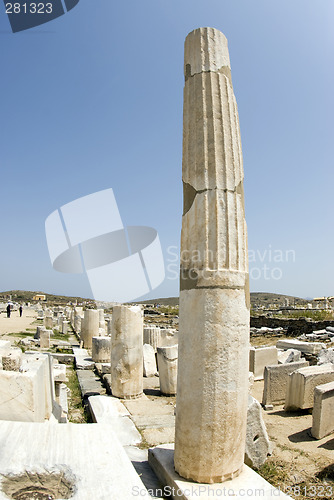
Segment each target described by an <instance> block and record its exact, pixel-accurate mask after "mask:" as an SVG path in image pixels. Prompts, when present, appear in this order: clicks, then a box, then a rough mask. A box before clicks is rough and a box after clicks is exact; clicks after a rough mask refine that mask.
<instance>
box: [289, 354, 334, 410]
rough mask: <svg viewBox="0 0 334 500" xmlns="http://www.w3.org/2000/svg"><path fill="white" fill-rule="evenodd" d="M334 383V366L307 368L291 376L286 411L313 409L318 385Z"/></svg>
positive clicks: (329, 364)
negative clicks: (315, 390)
mask: <svg viewBox="0 0 334 500" xmlns="http://www.w3.org/2000/svg"><path fill="white" fill-rule="evenodd" d="M333 381H334V366H333V365H332V364H331V363H328V364H326V365H319V366H318V365H317V366H307V367H305V368H300V369H299V370H297V371H295V372H293V373H291V375H289V381H288V388H287V394H286V400H285V409H286V410H287V411H293V410H298V409H307V408H313V398H314V395H313V393H314V389H315V387H316V386H317V385H322V384H326V383H328V382H333Z"/></svg>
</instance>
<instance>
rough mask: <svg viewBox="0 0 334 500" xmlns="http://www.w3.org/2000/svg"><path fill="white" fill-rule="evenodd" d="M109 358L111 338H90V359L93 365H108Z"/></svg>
mask: <svg viewBox="0 0 334 500" xmlns="http://www.w3.org/2000/svg"><path fill="white" fill-rule="evenodd" d="M110 356H111V338H110V337H93V338H92V359H93V361H94V362H95V363H109V362H110Z"/></svg>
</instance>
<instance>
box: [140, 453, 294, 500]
mask: <svg viewBox="0 0 334 500" xmlns="http://www.w3.org/2000/svg"><path fill="white" fill-rule="evenodd" d="M148 461H149V464H150V466H151V467H152V469H153V470H154V472H155V474H156V476H157V477H158V479H159V480H160V482H161V483H162V485H163V488H164V493H165V494H167V495H170V496H171V497H172V498H174V499H175V500H176V499H177V500H193V499H200V500H216V499H222V498H233V500H237V499H243V500H244V499H245V498H247V500H248V499H249V498H256V499H257V500H258V499H259V498H261V500H273V499H275V498H279V499H280V500H283V499H285V500H286V499H291V497H289V496H288V495H285V494H284V493H283V492H282V491H281V490H279V489H278V488H275V487H274V486H272V485H271V484H270V483H268V482H267V481H266V480H265V479H263V478H262V477H261V476H260V475H259V474H257V473H256V472H255V471H254V470H252V469H251V468H250V467H247V465H244V468H243V470H242V472H241V473H240V474H239V475H238V476H237V477H235V478H233V479H230V480H228V481H224V482H223V483H215V484H204V483H194V482H192V481H188V480H186V479H184V478H182V477H181V476H179V475H178V474H177V472H175V469H174V444H163V445H160V446H156V447H155V448H150V449H149V451H148ZM291 500H292V499H291Z"/></svg>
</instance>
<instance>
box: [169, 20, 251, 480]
mask: <svg viewBox="0 0 334 500" xmlns="http://www.w3.org/2000/svg"><path fill="white" fill-rule="evenodd" d="M184 68H185V87H184V133H183V167H182V177H183V186H184V211H183V218H182V233H181V259H180V265H181V270H180V314H179V363H178V382H177V411H176V426H175V432H176V434H175V455H174V463H175V470H176V471H177V473H178V474H179V475H180V476H182V477H184V478H186V479H191V480H193V481H196V482H204V483H215V482H221V481H224V480H226V479H229V478H232V477H235V476H236V475H238V474H239V473H240V471H241V470H242V468H243V462H244V451H245V438H246V418H247V401H248V358H249V287H248V252H247V230H246V222H245V213H244V196H243V177H244V175H243V166H242V152H241V140H240V131H239V120H238V111H237V104H236V100H235V97H234V93H233V87H232V80H231V70H230V63H229V54H228V48H227V40H226V38H225V36H224V35H223V34H222V33H221V32H219V31H217V30H215V29H213V28H200V29H196V30H194V31H193V32H191V33H190V34H189V35H188V36H187V39H186V42H185V61H184Z"/></svg>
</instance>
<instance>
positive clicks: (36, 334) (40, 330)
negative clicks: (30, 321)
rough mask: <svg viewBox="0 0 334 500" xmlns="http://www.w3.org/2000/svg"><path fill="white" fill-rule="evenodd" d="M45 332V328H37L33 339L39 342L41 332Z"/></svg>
mask: <svg viewBox="0 0 334 500" xmlns="http://www.w3.org/2000/svg"><path fill="white" fill-rule="evenodd" d="M44 330H45V326H37V327H36V333H35V335H34V339H37V340H39V339H40V338H41V332H42V331H44Z"/></svg>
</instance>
